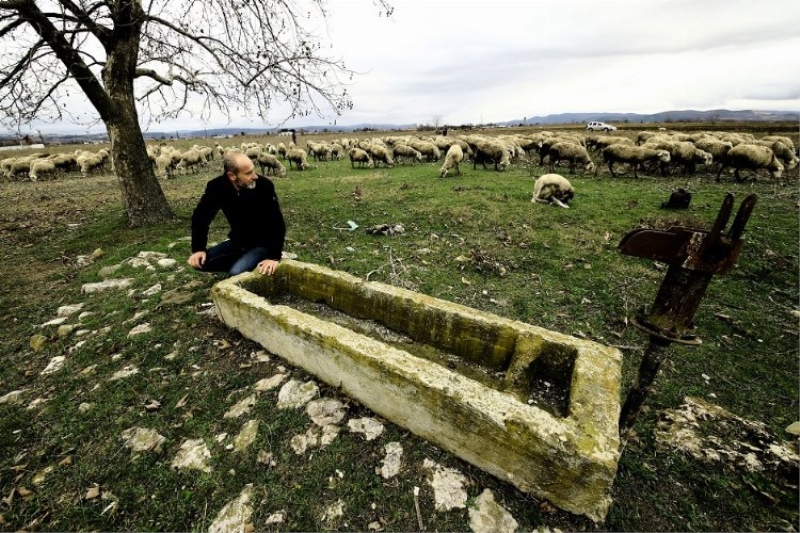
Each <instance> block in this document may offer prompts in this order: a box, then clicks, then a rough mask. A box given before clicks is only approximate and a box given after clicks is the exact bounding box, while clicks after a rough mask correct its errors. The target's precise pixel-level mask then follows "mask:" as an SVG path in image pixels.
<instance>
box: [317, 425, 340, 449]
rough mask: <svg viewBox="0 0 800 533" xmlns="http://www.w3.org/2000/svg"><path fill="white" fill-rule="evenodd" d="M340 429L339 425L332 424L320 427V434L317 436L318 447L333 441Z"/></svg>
mask: <svg viewBox="0 0 800 533" xmlns="http://www.w3.org/2000/svg"><path fill="white" fill-rule="evenodd" d="M341 429H342V428H340V427H339V426H336V425H333V424H329V425H327V426H325V427H324V428H322V436H321V437H320V438H319V446H320V448H324V447H325V446H327V445H328V444H330V443H331V442H333V441H334V440H335V439H336V437H337V436H338V435H339V431H340V430H341Z"/></svg>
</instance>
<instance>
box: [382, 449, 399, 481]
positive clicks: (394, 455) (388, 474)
mask: <svg viewBox="0 0 800 533" xmlns="http://www.w3.org/2000/svg"><path fill="white" fill-rule="evenodd" d="M383 449H384V450H385V451H386V457H384V458H383V465H382V466H381V476H382V477H383V479H391V478H393V477H394V476H396V475H397V474H399V473H400V466H401V465H402V461H403V446H402V444H400V443H399V442H389V443H387V444H386V446H384V447H383Z"/></svg>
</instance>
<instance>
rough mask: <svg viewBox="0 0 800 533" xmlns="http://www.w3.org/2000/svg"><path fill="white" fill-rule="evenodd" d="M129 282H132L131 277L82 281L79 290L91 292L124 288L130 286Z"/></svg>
mask: <svg viewBox="0 0 800 533" xmlns="http://www.w3.org/2000/svg"><path fill="white" fill-rule="evenodd" d="M131 283H133V278H123V279H107V280H105V281H100V282H97V283H84V284H83V285H82V286H81V292H84V293H92V292H99V291H105V290H108V289H126V288H128V287H130V285H131Z"/></svg>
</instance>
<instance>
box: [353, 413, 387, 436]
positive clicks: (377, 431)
mask: <svg viewBox="0 0 800 533" xmlns="http://www.w3.org/2000/svg"><path fill="white" fill-rule="evenodd" d="M347 427H349V428H350V431H351V432H352V433H361V434H363V435H364V438H365V439H367V440H374V439H377V438H378V437H380V435H381V433H383V424H381V423H380V422H378V421H377V420H375V419H374V418H369V417H365V418H354V419H353V420H348V421H347Z"/></svg>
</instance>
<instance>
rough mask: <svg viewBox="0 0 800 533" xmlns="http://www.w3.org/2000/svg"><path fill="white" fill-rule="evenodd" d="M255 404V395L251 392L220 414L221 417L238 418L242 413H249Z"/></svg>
mask: <svg viewBox="0 0 800 533" xmlns="http://www.w3.org/2000/svg"><path fill="white" fill-rule="evenodd" d="M255 404H256V396H255V394H252V395H250V396H248V397H247V398H245V399H243V400H241V401H240V402H238V403H237V404H236V405H234V406H233V407H231V408H230V409H228V412H227V413H225V414H224V415H222V418H239V417H240V416H242V415H243V414H245V413H249V412H250V410H251V409H252V408H253V406H254V405H255Z"/></svg>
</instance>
